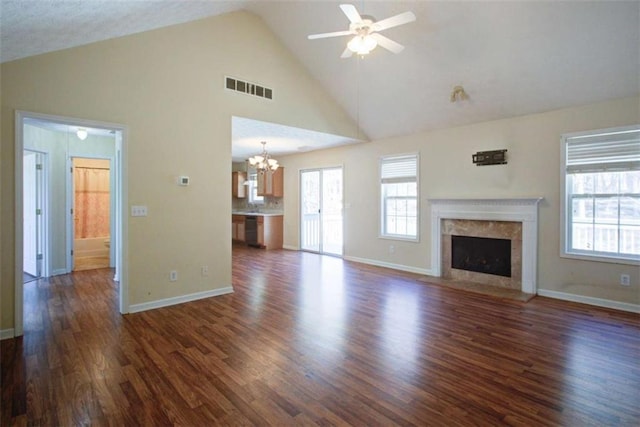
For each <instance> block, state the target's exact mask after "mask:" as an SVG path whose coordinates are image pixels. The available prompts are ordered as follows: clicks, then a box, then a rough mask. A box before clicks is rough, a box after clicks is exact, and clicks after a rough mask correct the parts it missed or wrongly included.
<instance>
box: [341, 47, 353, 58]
mask: <svg viewBox="0 0 640 427" xmlns="http://www.w3.org/2000/svg"><path fill="white" fill-rule="evenodd" d="M351 55H353V52H351V49H349V48H348V47H347V48H346V49H345V50H344V52H342V55H340V58H343V59H344V58H351Z"/></svg>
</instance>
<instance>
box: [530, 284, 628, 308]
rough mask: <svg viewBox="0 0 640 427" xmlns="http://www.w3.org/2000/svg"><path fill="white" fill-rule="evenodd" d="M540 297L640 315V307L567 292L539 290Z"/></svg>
mask: <svg viewBox="0 0 640 427" xmlns="http://www.w3.org/2000/svg"><path fill="white" fill-rule="evenodd" d="M538 295H540V296H541V297H549V298H555V299H560V300H564V301H571V302H579V303H582V304H589V305H595V306H597V307H605V308H612V309H615V310H621V311H629V312H631V313H640V305H638V304H631V303H628V302H620V301H613V300H610V299H603V298H594V297H585V296H582V295H576V294H569V293H566V292H558V291H550V290H547V289H538Z"/></svg>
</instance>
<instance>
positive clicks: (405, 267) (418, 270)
mask: <svg viewBox="0 0 640 427" xmlns="http://www.w3.org/2000/svg"><path fill="white" fill-rule="evenodd" d="M343 259H344V260H345V261H352V262H359V263H361V264H368V265H375V266H376V267H385V268H391V269H393V270H399V271H406V272H408V273H417V274H424V275H427V276H433V274H432V271H431V270H429V269H426V268H419V267H411V266H410V265H403V264H393V263H391V262H384V261H378V260H375V259H368V258H358V257H354V256H345V257H343Z"/></svg>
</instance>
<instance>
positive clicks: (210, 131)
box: [0, 12, 357, 329]
mask: <svg viewBox="0 0 640 427" xmlns="http://www.w3.org/2000/svg"><path fill="white" fill-rule="evenodd" d="M0 73H1V77H0V78H1V80H0V84H1V88H2V110H1V114H2V122H1V132H2V133H1V143H2V145H1V150H0V154H1V156H0V157H1V162H2V163H1V166H2V167H1V174H2V176H1V181H0V182H1V184H2V187H1V191H2V193H1V196H2V208H1V209H2V211H1V215H2V216H1V219H2V228H1V237H2V247H1V257H2V258H1V263H0V265H1V273H0V274H1V292H0V296H1V299H2V301H1V303H0V308H1V309H2V313H1V323H0V328H1V329H9V328H12V327H13V320H14V319H13V317H14V311H13V301H14V272H13V265H14V263H15V256H14V245H15V242H14V236H13V229H14V220H15V219H14V203H13V200H14V197H15V195H14V186H15V181H14V135H15V134H14V113H15V110H26V111H32V112H38V113H45V114H54V115H61V116H69V117H77V118H84V119H91V120H98V121H104V122H111V123H119V124H123V125H125V126H127V128H128V140H127V141H125V143H126V144H127V148H128V165H127V167H128V188H127V190H128V197H129V200H128V201H129V204H130V205H147V206H148V209H149V215H148V217H144V218H129V233H128V236H127V237H128V244H129V246H128V248H129V259H128V262H129V278H128V279H129V280H128V281H129V301H130V303H131V304H140V303H144V302H149V301H155V300H160V299H164V298H170V297H176V296H180V295H186V294H192V293H196V292H202V291H209V290H215V289H220V288H224V287H228V286H231V231H230V227H229V219H230V215H231V197H230V188H231V117H232V116H233V115H238V116H242V117H248V118H252V119H256V120H263V121H268V122H273V123H280V124H285V125H289V126H295V127H301V128H306V129H311V130H316V131H320V132H326V133H332V134H340V135H345V136H353V135H354V134H357V130H356V129H355V127H354V125H353V123H352V121H351V120H350V119H349V118H348V117H347V116H346V115H345V114H344V112H343V110H342V109H341V108H340V107H339V106H337V105H336V104H335V103H334V102H333V101H332V100H331V99H330V98H329V97H328V96H327V95H326V93H325V92H324V91H323V90H322V88H321V87H320V86H319V85H318V84H317V82H316V81H315V80H314V79H312V78H311V77H310V76H309V74H308V73H307V72H306V70H304V68H302V66H301V65H300V64H299V63H298V62H297V60H296V59H295V58H293V57H292V56H291V55H290V53H289V52H288V51H287V50H286V49H285V48H284V47H283V46H282V45H281V44H280V43H279V42H278V41H277V40H276V39H275V37H274V35H273V34H272V33H271V32H270V31H269V30H268V29H267V27H266V26H265V25H264V23H263V22H262V21H261V20H260V19H259V18H258V17H256V16H255V15H252V14H249V13H246V12H237V13H231V14H227V15H223V16H219V17H214V18H209V19H205V20H201V21H196V22H192V23H188V24H183V25H177V26H174V27H168V28H164V29H160V30H155V31H149V32H146V33H141V34H136V35H133V36H128V37H123V38H119V39H114V40H109V41H105V42H100V43H93V44H90V45H86V46H82V47H78V48H73V49H68V50H63V51H59V52H54V53H50V54H45V55H40V56H36V57H32V58H27V59H23V60H18V61H14V62H9V63H5V64H2V65H1V68H0ZM225 75H230V76H235V77H238V78H243V79H246V80H249V81H252V82H256V83H262V84H264V85H265V86H268V87H271V88H273V89H274V99H273V101H267V100H263V99H259V98H254V97H250V96H246V95H241V94H238V93H234V92H230V91H226V90H224V89H223V80H224V76H225ZM179 175H189V176H190V177H191V184H190V185H189V186H188V187H180V186H178V185H176V177H177V176H179ZM127 210H128V207H127ZM203 265H207V266H209V276H207V277H202V276H201V274H200V267H201V266H203ZM172 269H175V270H178V272H179V280H178V282H169V280H168V279H169V270H172Z"/></svg>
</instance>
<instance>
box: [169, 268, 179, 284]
mask: <svg viewBox="0 0 640 427" xmlns="http://www.w3.org/2000/svg"><path fill="white" fill-rule="evenodd" d="M177 280H178V272H177V271H176V270H171V271H170V272H169V281H170V282H176V281H177Z"/></svg>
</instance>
